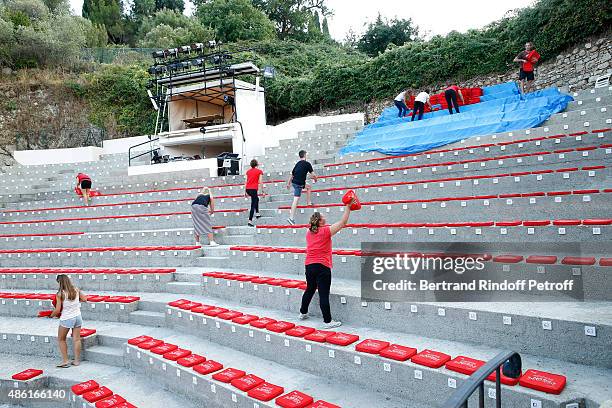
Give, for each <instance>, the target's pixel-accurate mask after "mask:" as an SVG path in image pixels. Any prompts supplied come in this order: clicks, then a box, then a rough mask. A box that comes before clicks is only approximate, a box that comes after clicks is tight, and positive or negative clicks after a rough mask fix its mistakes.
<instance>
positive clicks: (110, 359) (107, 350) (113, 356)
mask: <svg viewBox="0 0 612 408" xmlns="http://www.w3.org/2000/svg"><path fill="white" fill-rule="evenodd" d="M83 357H84V359H85V360H87V361H91V362H94V363H100V364H106V365H110V366H115V367H123V366H124V364H123V350H122V349H121V348H120V347H109V346H94V347H90V348H88V349H87V350H85V352H84V353H83Z"/></svg>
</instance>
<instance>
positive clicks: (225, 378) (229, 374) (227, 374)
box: [212, 367, 246, 383]
mask: <svg viewBox="0 0 612 408" xmlns="http://www.w3.org/2000/svg"><path fill="white" fill-rule="evenodd" d="M245 375H246V373H245V372H244V371H242V370H238V369H237V368H231V367H230V368H226V369H225V370H223V371H221V372H218V373H217V374H215V375H213V376H212V378H213V379H215V380H217V381H221V382H224V383H229V382H231V381H232V380H235V379H237V378H241V377H244V376H245Z"/></svg>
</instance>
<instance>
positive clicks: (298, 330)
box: [285, 326, 315, 337]
mask: <svg viewBox="0 0 612 408" xmlns="http://www.w3.org/2000/svg"><path fill="white" fill-rule="evenodd" d="M314 331H315V329H314V328H312V327H308V326H295V327H294V328H293V329H289V330H287V331H286V332H285V334H286V335H287V336H291V337H304V336H306V335H308V334H310V333H312V332H314Z"/></svg>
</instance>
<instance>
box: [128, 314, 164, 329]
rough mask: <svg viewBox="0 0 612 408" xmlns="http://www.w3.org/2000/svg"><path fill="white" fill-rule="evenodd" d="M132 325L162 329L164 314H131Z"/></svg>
mask: <svg viewBox="0 0 612 408" xmlns="http://www.w3.org/2000/svg"><path fill="white" fill-rule="evenodd" d="M130 323H134V324H140V325H143V326H153V327H162V326H163V325H164V314H163V313H160V312H150V311H146V310H137V311H135V312H132V313H130Z"/></svg>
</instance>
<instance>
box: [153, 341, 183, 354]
mask: <svg viewBox="0 0 612 408" xmlns="http://www.w3.org/2000/svg"><path fill="white" fill-rule="evenodd" d="M177 348H178V346H177V345H175V344H170V343H164V344H160V345H159V346H155V347H152V348H151V349H149V350H150V351H151V353H153V354H160V355H161V354H166V353H168V352H170V351H172V350H176V349H177Z"/></svg>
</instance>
